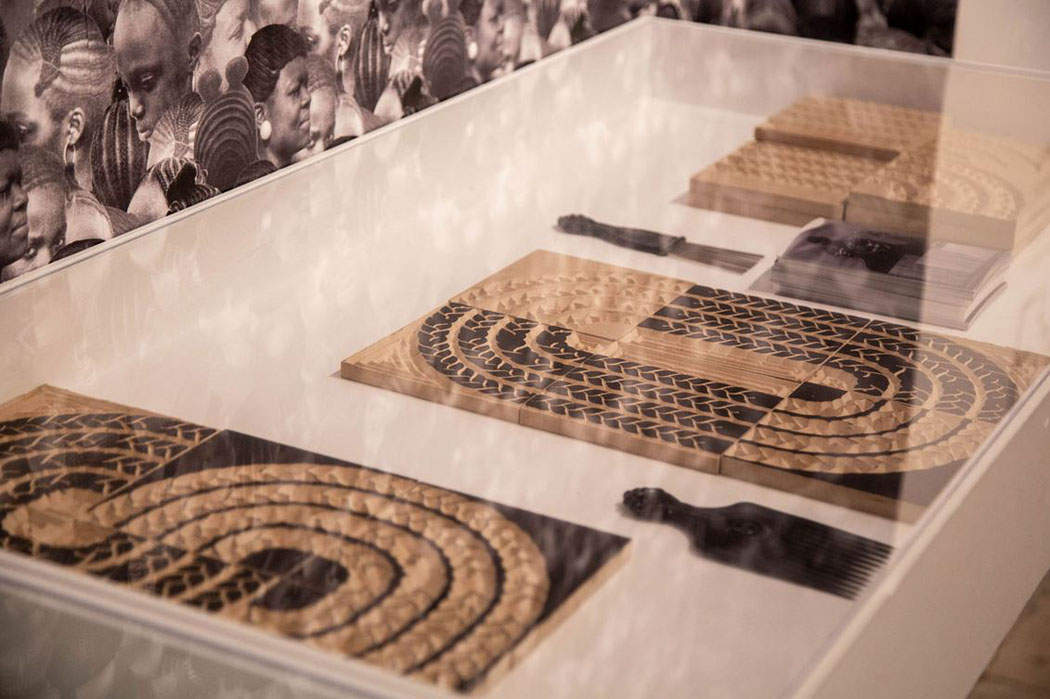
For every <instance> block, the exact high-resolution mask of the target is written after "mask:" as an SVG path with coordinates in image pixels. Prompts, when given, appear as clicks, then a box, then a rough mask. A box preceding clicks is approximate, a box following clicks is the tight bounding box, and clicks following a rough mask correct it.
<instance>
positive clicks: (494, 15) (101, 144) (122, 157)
mask: <svg viewBox="0 0 1050 699" xmlns="http://www.w3.org/2000/svg"><path fill="white" fill-rule="evenodd" d="M955 4H956V3H955V0H670V1H669V2H662V1H658V0H642V1H639V0H400V1H399V0H9V1H8V2H5V3H4V6H3V10H2V13H0V68H2V74H3V83H2V89H3V92H2V98H0V118H3V119H5V120H7V121H8V122H10V123H11V124H12V125H13V127H14V128H15V129H16V130H17V131H18V133H19V139H20V141H19V143H20V145H21V146H22V147H23V150H22V152H21V155H20V160H21V162H22V163H23V165H22V167H23V168H25V169H28V170H31V171H32V172H33V181H34V183H39V182H40V181H41V179H40V178H42V177H43V178H49V179H48V180H47V181H49V182H51V183H52V184H51V186H50V190H49V194H47V195H45V194H43V193H38V194H37V195H35V196H33V197H31V201H30V205H29V207H28V208H29V217H30V231H31V233H30V235H31V237H32V238H33V241H34V242H33V244H32V245H31V246H30V247H29V248H28V249H27V250H26V251H25V252H24V253H23V254H22V255H21V256H20V258H19V259H18V260H16V261H14V262H11V263H7V264H5V266H4V267H3V269H2V270H0V279H2V280H9V279H13V278H15V277H17V276H19V275H21V274H24V273H26V272H28V271H31V270H33V269H36V268H38V267H41V266H43V265H45V264H47V263H48V262H49V261H51V260H54V259H61V258H63V257H66V256H68V255H69V254H71V252H73V251H79V250H83V249H86V248H87V247H91V246H93V245H97V244H99V243H103V242H105V241H107V240H110V239H111V238H113V237H116V236H120V235H122V234H124V233H127V232H129V231H131V230H134V229H135V228H138V227H139V226H142V225H144V224H146V223H150V222H152V221H155V220H157V219H159V218H162V217H163V216H165V215H167V214H169V213H173V212H175V211H181V210H183V209H185V208H187V207H189V206H192V205H193V204H194V203H197V202H200V201H203V200H205V199H207V198H209V197H210V196H213V195H214V194H217V193H219V192H225V191H229V190H230V189H232V188H234V187H236V186H238V185H241V184H245V183H246V182H249V181H251V180H253V179H257V178H259V177H262V176H264V175H266V174H269V173H270V172H272V171H273V170H276V169H280V168H283V167H285V166H287V165H289V164H291V163H293V162H298V161H301V160H304V159H306V158H309V157H310V156H311V155H313V154H316V153H319V152H321V151H323V150H325V149H327V148H329V147H331V146H333V145H338V144H341V143H345V142H347V141H349V140H352V139H354V138H356V137H358V136H361V135H363V134H365V133H368V132H370V131H374V130H375V129H377V128H380V127H382V126H384V125H385V124H389V123H391V122H394V121H396V120H398V119H400V118H401V117H403V116H406V115H409V114H414V113H416V112H418V111H420V110H422V109H425V108H427V107H428V106H431V105H433V104H436V103H437V102H439V101H441V100H445V99H448V98H450V97H453V96H455V95H458V94H460V93H463V92H465V91H466V90H469V89H471V88H472V87H475V86H477V85H480V84H482V83H486V82H488V81H491V80H493V79H496V78H498V77H500V76H502V75H506V74H508V73H511V72H513V71H514V70H515V69H517V68H519V67H521V66H524V65H528V64H531V63H534V62H536V61H538V60H541V59H543V58H544V57H545V56H548V55H550V54H552V53H555V52H557V51H559V50H561V49H564V48H566V47H568V46H571V45H573V44H577V43H579V42H581V41H584V40H586V39H587V38H588V37H591V36H593V35H595V34H597V33H599V32H603V31H606V30H608V29H611V28H613V27H616V26H618V25H620V24H622V23H624V22H627V21H629V20H631V19H632V18H634V17H639V16H645V15H656V16H658V17H665V18H671V19H679V20H685V21H695V22H702V23H708V24H718V25H723V26H727V27H737V28H744V29H753V30H756V31H763V32H773V33H777V34H785V35H797V36H802V37H808V38H815V39H825V40H829V41H839V42H847V43H856V44H861V45H866V46H876V47H883V48H891V49H898V50H903V51H912V52H918V53H927V54H931V55H939V56H948V55H951V52H952V38H953V32H954V21H955V11H956V8H955ZM36 148H40V149H42V151H40V152H35V149H36ZM45 154H46V155H45ZM172 159H174V160H172ZM56 165H57V166H58V168H59V169H60V170H61V176H60V177H58V178H55V177H53V176H51V177H49V176H48V175H45V174H42V173H44V172H51V173H53V172H54V170H55V167H56ZM190 180H192V181H193V186H189V185H188V182H189V181H190ZM39 186H40V185H39V184H38V185H37V187H39ZM59 189H62V190H63V191H61V192H59V191H58V190H59ZM59 228H60V229H61V231H58V229H59Z"/></svg>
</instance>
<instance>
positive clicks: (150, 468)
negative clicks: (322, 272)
mask: <svg viewBox="0 0 1050 699" xmlns="http://www.w3.org/2000/svg"><path fill="white" fill-rule="evenodd" d="M0 521H2V525H0V547H2V548H3V549H5V550H8V551H15V552H18V553H22V554H26V555H29V556H32V557H34V558H39V559H43V560H47V561H50V562H53V563H58V564H60V565H64V566H69V567H71V568H73V569H75V570H78V571H80V572H83V573H87V574H90V575H93V576H96V577H100V578H103V579H105V580H108V581H111V582H113V583H116V584H119V585H123V586H126V587H128V588H131V589H135V590H138V591H140V592H145V593H149V594H152V595H156V596H158V597H161V598H163V599H165V600H168V601H171V602H173V603H176V602H177V603H181V604H185V605H189V606H191V607H195V608H198V609H200V610H202V611H204V612H207V613H210V614H215V615H219V616H222V617H225V618H228V619H232V620H235V621H239V622H243V623H246V624H250V625H251V626H253V627H255V628H258V629H263V630H267V631H271V632H275V633H278V634H281V635H283V636H285V637H288V638H291V639H295V640H298V641H300V642H302V643H304V644H307V645H309V646H312V647H315V648H320V649H323V650H325V651H330V652H333V653H338V654H340V655H343V656H348V657H353V658H360V659H362V660H364V661H365V662H368V663H372V664H374V665H377V666H379V667H382V668H385V669H388V670H391V671H394V672H397V673H400V674H404V675H408V676H410V677H414V678H418V679H421V680H425V681H429V682H432V683H434V684H437V685H440V686H443V687H447V688H452V689H458V690H471V689H476V688H478V687H480V686H482V685H483V684H484V683H486V682H489V681H492V680H494V679H495V678H496V677H498V675H499V674H500V673H501V672H502V671H503V670H505V669H506V668H508V667H509V666H510V664H511V663H512V661H513V658H514V657H515V656H517V655H520V654H521V653H522V652H524V651H525V650H526V649H527V648H528V647H529V646H530V645H531V644H533V643H535V642H536V640H538V638H539V637H541V636H542V635H543V634H545V633H546V631H547V630H548V628H549V627H550V626H551V625H552V623H554V622H555V621H556V620H558V619H560V618H563V617H565V616H566V615H567V614H568V613H569V612H570V611H571V610H572V609H573V608H574V607H575V606H576V605H578V604H579V603H580V602H581V601H582V599H583V598H584V597H586V595H587V594H588V591H589V590H591V589H593V588H594V587H595V586H596V585H597V584H598V583H600V582H601V581H602V580H603V579H604V577H605V576H606V575H608V574H609V573H610V572H611V570H612V569H613V568H614V567H615V566H616V564H617V563H619V562H621V561H622V560H623V559H624V556H625V555H626V545H627V540H626V539H624V538H622V537H618V536H614V535H611V534H606V533H603V532H600V531H597V530H594V529H590V528H587V527H583V526H579V525H575V524H570V523H568V522H565V521H561V520H557V519H552V518H549V517H544V516H541V515H537V514H533V513H530V512H526V511H524V510H519V509H516V508H512V507H506V506H503V505H498V504H495V503H489V502H484V501H481V500H478V499H475V498H472V497H469V496H466V495H462V494H460V493H456V492H453V491H450V490H446V489H443V488H439V487H436V486H431V485H427V484H425V483H422V482H419V481H416V480H412V479H408V478H402V477H399V476H395V475H393V474H389V473H384V472H381V471H376V470H373V469H369V468H365V467H361V466H357V465H355V464H351V463H347V462H344V461H340V460H337V459H330V458H327V457H324V456H320V455H318V454H313V453H310V452H306V451H302V450H299V449H294V448H292V447H287V446H284V445H281V444H277V443H274V442H269V441H266V440H262V439H258V438H256V437H251V436H248V435H245V434H241V433H238V432H232V431H228V430H221V431H217V430H211V429H208V428H204V427H200V426H197V425H192V424H189V423H185V422H181V421H178V420H173V419H170V418H164V417H160V416H156V415H150V414H148V413H142V412H140V411H136V410H134V409H131V408H126V407H123V406H118V405H114V404H110V403H106V402H103V401H95V400H91V399H87V398H84V397H83V396H78V395H76V394H70V393H68V392H65V391H60V390H57V389H53V388H50V387H41V388H39V389H37V390H35V391H33V392H32V393H29V394H27V395H25V396H23V397H20V398H18V399H15V400H14V401H11V402H9V403H7V404H5V405H4V406H2V407H0Z"/></svg>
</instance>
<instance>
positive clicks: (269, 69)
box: [244, 24, 307, 102]
mask: <svg viewBox="0 0 1050 699" xmlns="http://www.w3.org/2000/svg"><path fill="white" fill-rule="evenodd" d="M306 54H307V46H306V40H305V39H303V37H302V35H301V34H300V33H299V32H297V31H295V30H294V29H292V28H291V27H288V26H285V25H283V24H271V25H268V26H265V27H263V28H262V29H260V30H259V31H257V32H255V34H253V35H252V40H251V41H250V42H249V43H248V48H247V50H245V52H244V58H245V59H246V60H247V61H248V74H247V75H246V76H244V86H245V87H246V88H248V92H250V93H251V94H252V99H253V100H255V101H256V102H265V101H266V100H267V99H268V98H269V97H270V95H271V94H273V90H274V88H275V87H276V86H277V78H278V77H279V76H280V75H281V71H282V70H284V67H285V66H286V65H288V64H289V63H291V62H292V60H293V59H295V58H298V57H299V56H304V57H305V56H306Z"/></svg>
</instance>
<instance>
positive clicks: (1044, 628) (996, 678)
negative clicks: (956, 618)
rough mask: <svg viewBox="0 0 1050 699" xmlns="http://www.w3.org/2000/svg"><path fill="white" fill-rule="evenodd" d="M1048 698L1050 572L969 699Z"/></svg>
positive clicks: (1049, 683)
mask: <svg viewBox="0 0 1050 699" xmlns="http://www.w3.org/2000/svg"><path fill="white" fill-rule="evenodd" d="M1006 697H1013V698H1014V699H1050V572H1048V573H1047V575H1046V577H1045V578H1043V581H1042V582H1041V583H1039V587H1038V588H1036V591H1035V593H1034V594H1033V595H1032V599H1030V600H1029V601H1028V604H1026V605H1025V608H1024V610H1023V611H1022V612H1021V615H1020V616H1019V617H1017V623H1015V624H1014V625H1013V628H1011V629H1010V632H1009V633H1008V634H1007V635H1006V638H1004V639H1003V643H1002V645H1000V646H999V650H997V651H996V653H995V657H993V658H992V662H991V663H989V664H988V667H987V668H986V669H985V671H984V674H982V675H981V678H980V679H979V680H977V684H976V685H974V688H973V691H972V692H970V699H1005V698H1006Z"/></svg>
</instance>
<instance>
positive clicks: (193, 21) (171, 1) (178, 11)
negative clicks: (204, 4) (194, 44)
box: [122, 0, 201, 45]
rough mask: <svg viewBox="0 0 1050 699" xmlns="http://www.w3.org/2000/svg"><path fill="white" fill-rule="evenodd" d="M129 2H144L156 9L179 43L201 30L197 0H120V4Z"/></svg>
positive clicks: (186, 40) (183, 42)
mask: <svg viewBox="0 0 1050 699" xmlns="http://www.w3.org/2000/svg"><path fill="white" fill-rule="evenodd" d="M131 2H139V3H145V4H147V5H149V6H150V7H152V8H153V9H154V10H156V11H157V14H159V15H160V18H161V20H162V21H163V22H164V24H165V26H167V27H168V30H169V31H170V32H171V35H172V36H173V37H175V40H176V41H177V42H178V43H179V44H180V45H181V44H185V43H187V42H189V40H190V38H191V37H192V36H193V35H194V34H196V33H197V32H199V31H200V30H201V28H200V27H201V21H200V14H199V13H198V11H197V0H122V4H124V3H131Z"/></svg>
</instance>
